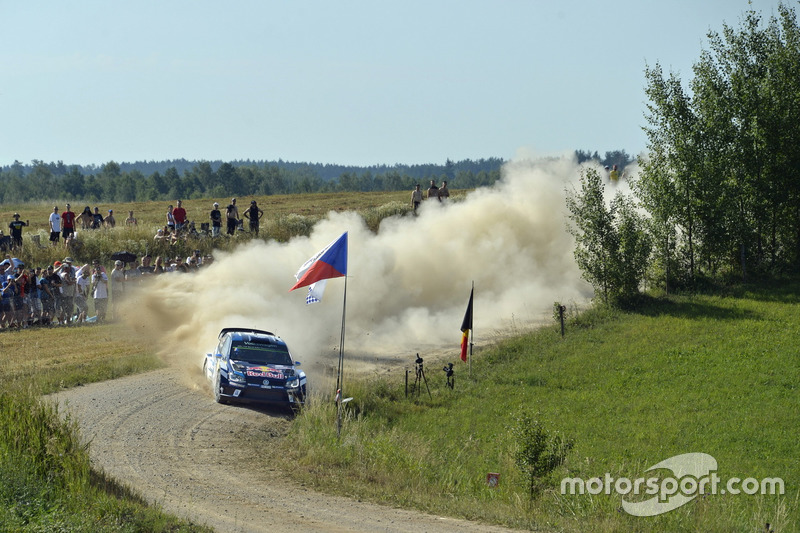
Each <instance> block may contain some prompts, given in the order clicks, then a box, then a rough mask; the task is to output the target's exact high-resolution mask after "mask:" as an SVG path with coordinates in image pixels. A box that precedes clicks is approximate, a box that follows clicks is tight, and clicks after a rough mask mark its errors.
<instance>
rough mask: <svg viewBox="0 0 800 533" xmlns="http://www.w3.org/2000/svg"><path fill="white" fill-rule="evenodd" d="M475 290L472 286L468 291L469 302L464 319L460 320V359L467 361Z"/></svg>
mask: <svg viewBox="0 0 800 533" xmlns="http://www.w3.org/2000/svg"><path fill="white" fill-rule="evenodd" d="M474 292H475V288H474V287H473V288H472V290H471V291H469V304H468V305H467V312H466V313H465V314H464V320H463V321H462V322H461V360H462V361H464V362H466V361H467V346H469V332H470V331H472V295H473V293H474Z"/></svg>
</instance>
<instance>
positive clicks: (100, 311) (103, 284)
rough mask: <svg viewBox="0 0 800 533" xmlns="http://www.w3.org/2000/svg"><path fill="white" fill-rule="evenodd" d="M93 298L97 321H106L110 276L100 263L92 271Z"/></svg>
mask: <svg viewBox="0 0 800 533" xmlns="http://www.w3.org/2000/svg"><path fill="white" fill-rule="evenodd" d="M92 298H94V310H95V313H96V314H97V321H98V322H104V321H105V319H106V309H108V276H107V275H106V273H105V272H103V270H102V268H101V267H100V266H99V265H96V266H95V267H94V272H93V273H92Z"/></svg>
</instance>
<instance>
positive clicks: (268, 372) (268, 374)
mask: <svg viewBox="0 0 800 533" xmlns="http://www.w3.org/2000/svg"><path fill="white" fill-rule="evenodd" d="M245 374H246V375H247V376H249V377H252V378H272V379H283V378H284V375H283V372H281V371H280V370H276V369H274V368H270V367H268V366H251V367H249V368H248V369H247V372H245Z"/></svg>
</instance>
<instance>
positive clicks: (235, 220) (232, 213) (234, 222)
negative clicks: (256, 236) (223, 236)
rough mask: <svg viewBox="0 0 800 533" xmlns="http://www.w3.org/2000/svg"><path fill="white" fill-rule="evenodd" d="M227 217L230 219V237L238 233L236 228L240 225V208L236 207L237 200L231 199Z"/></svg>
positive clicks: (226, 212) (226, 211)
mask: <svg viewBox="0 0 800 533" xmlns="http://www.w3.org/2000/svg"><path fill="white" fill-rule="evenodd" d="M225 216H226V217H227V219H228V235H233V234H234V233H236V226H238V225H239V208H238V207H236V198H231V203H230V204H229V205H228V207H227V208H226V209H225Z"/></svg>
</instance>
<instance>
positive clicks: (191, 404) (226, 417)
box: [49, 369, 508, 533]
mask: <svg viewBox="0 0 800 533" xmlns="http://www.w3.org/2000/svg"><path fill="white" fill-rule="evenodd" d="M184 378H185V373H184V372H179V371H178V370H176V369H166V370H157V371H154V372H148V373H145V374H139V375H134V376H127V377H124V378H120V379H117V380H112V381H106V382H101V383H93V384H90V385H86V386H82V387H77V388H74V389H70V390H67V391H63V392H59V393H57V394H54V395H51V396H49V398H51V399H53V400H54V401H56V402H57V403H58V405H59V412H61V413H62V415H64V416H69V417H71V418H73V419H74V420H76V421H77V423H78V425H79V427H80V430H81V435H82V438H83V439H84V440H85V441H86V442H88V443H89V452H90V457H91V460H92V464H93V466H94V467H95V468H99V469H101V470H103V471H104V472H106V473H107V474H109V475H110V476H112V477H113V478H114V479H116V480H117V481H119V482H122V483H123V484H125V485H127V486H129V487H131V488H132V489H134V490H135V491H136V492H137V493H139V494H141V495H142V496H143V497H144V498H145V499H146V500H148V501H149V502H151V503H154V504H158V505H160V506H161V507H162V508H163V509H164V510H166V511H168V512H170V513H172V514H175V515H178V516H182V517H185V518H188V519H191V520H193V521H195V522H197V523H202V524H206V525H209V526H211V527H213V528H214V529H216V530H217V531H220V532H248V533H249V532H266V531H278V530H279V531H286V532H294V531H298V532H299V531H303V532H310V531H326V532H328V531H332V532H353V531H382V532H404V531H415V532H418V531H420V532H421V531H427V532H431V533H439V532H450V531H466V532H472V531H474V532H478V531H480V532H484V531H488V532H491V531H498V532H499V531H508V530H506V529H503V528H499V527H494V526H488V525H485V524H479V523H475V522H469V521H465V520H458V519H453V518H445V517H437V516H433V515H428V514H423V513H419V512H416V511H409V510H404V509H396V508H392V507H388V506H383V505H377V504H371V503H364V502H360V501H355V500H350V499H347V498H343V497H339V496H330V495H326V494H321V493H317V492H315V491H312V490H309V489H308V488H306V487H304V486H302V485H300V484H296V483H292V482H291V481H289V480H287V479H286V477H285V476H284V475H283V474H282V473H281V472H279V471H278V470H277V468H275V467H274V466H271V465H270V464H269V459H268V458H269V456H270V451H269V449H266V450H260V451H259V453H258V454H254V452H253V450H254V449H256V448H255V447H256V446H266V447H267V448H269V446H270V442H271V441H272V442H275V443H276V444H277V439H280V438H281V437H282V436H283V435H284V434H285V433H286V431H287V430H288V428H289V425H290V423H291V421H290V420H289V418H288V417H287V416H284V415H278V414H275V413H272V412H270V411H262V410H255V409H248V408H246V407H237V406H229V405H220V404H217V403H215V402H214V401H213V399H212V398H211V396H210V394H206V393H204V392H201V391H200V390H197V389H194V388H191V387H189V386H187V385H184V384H182V383H183V381H185V379H184Z"/></svg>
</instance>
